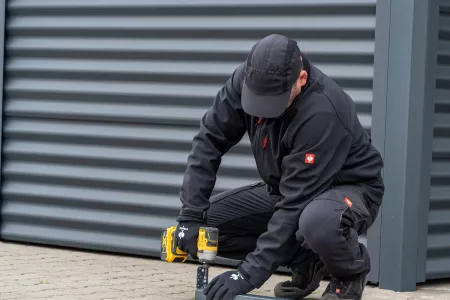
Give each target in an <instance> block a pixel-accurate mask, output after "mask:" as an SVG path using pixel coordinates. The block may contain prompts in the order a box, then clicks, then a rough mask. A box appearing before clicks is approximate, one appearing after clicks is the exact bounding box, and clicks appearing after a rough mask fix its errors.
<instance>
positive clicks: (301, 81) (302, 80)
mask: <svg viewBox="0 0 450 300" xmlns="http://www.w3.org/2000/svg"><path fill="white" fill-rule="evenodd" d="M307 80H308V73H307V72H306V71H305V70H302V71H301V72H300V75H299V76H298V79H297V81H296V82H295V83H294V85H293V86H292V90H291V97H290V98H289V103H288V107H289V106H290V105H291V104H292V101H294V99H295V97H297V96H298V94H300V92H301V91H302V87H303V86H304V85H305V84H306V81H307Z"/></svg>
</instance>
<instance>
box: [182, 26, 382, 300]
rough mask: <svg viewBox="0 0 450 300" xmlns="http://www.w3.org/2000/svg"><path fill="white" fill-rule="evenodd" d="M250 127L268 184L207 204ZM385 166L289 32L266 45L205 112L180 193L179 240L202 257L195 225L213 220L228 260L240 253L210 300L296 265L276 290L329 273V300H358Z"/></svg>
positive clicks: (226, 299)
mask: <svg viewBox="0 0 450 300" xmlns="http://www.w3.org/2000/svg"><path fill="white" fill-rule="evenodd" d="M246 132H247V133H248V135H249V138H250V141H251V147H252V150H253V154H254V157H255V160H256V165H257V168H258V171H259V174H260V176H261V178H262V180H263V182H261V183H256V184H252V185H249V186H244V187H241V188H237V189H234V190H231V191H226V192H224V193H222V194H219V195H215V196H213V197H211V199H209V198H210V196H211V194H212V190H213V187H214V184H215V180H216V172H217V170H218V168H219V165H220V162H221V157H222V156H223V155H224V154H225V153H227V152H228V150H229V149H230V148H231V147H233V146H234V145H235V144H237V143H238V142H239V141H240V140H241V138H242V137H243V135H244V134H245V133H246ZM382 167H383V162H382V158H381V157H380V154H379V153H378V151H377V150H376V149H375V148H374V147H373V146H372V144H371V140H370V137H369V136H368V134H367V133H366V132H365V131H364V129H363V127H362V126H361V124H360V123H359V121H358V118H357V115H356V111H355V104H354V103H353V101H352V99H351V98H350V97H349V95H347V94H346V93H345V92H344V91H343V90H342V89H341V88H339V87H338V85H337V84H336V83H335V82H333V81H332V80H331V79H330V78H329V77H327V76H326V75H325V74H323V73H322V72H321V71H320V70H319V69H317V68H316V67H315V66H314V65H312V64H311V63H310V61H309V60H308V58H307V57H306V56H305V55H304V54H303V53H302V52H301V51H300V49H299V48H298V46H297V43H296V42H295V41H293V40H292V39H289V38H287V37H285V36H282V35H277V34H273V35H269V36H267V37H265V38H263V39H262V40H260V41H259V42H258V43H256V44H255V45H254V46H253V48H252V49H251V51H250V54H249V56H248V58H247V60H246V61H245V62H244V63H243V64H241V65H240V66H238V67H237V69H236V70H235V71H234V72H233V74H232V76H231V78H230V79H229V80H228V81H227V82H226V84H225V85H224V87H223V88H222V89H220V91H219V92H218V94H217V96H216V97H215V100H214V103H213V104H212V107H211V108H210V109H209V110H208V111H207V112H206V114H205V115H204V117H203V118H202V120H201V126H200V131H199V133H198V134H197V135H196V136H195V138H194V140H193V148H192V152H191V153H190V155H189V158H188V162H187V170H186V173H185V177H184V181H183V185H182V188H181V201H182V208H181V211H180V215H179V217H178V219H177V221H178V222H179V224H178V228H177V243H178V245H179V247H180V248H181V249H183V250H184V251H186V252H189V253H190V255H191V256H193V257H194V258H196V252H197V248H196V243H197V234H198V227H200V226H205V225H206V226H214V227H217V228H218V229H219V232H220V239H219V255H221V256H224V257H229V258H234V259H238V260H241V263H240V264H239V266H238V267H237V270H234V271H229V272H225V273H223V274H221V275H219V276H217V277H215V278H214V279H213V280H211V282H210V284H209V285H208V286H207V287H206V288H205V290H204V293H205V295H206V298H207V299H208V300H222V299H223V300H231V299H233V297H234V296H236V295H239V294H245V293H248V292H250V291H252V290H253V289H256V288H259V287H261V286H262V285H263V283H264V282H265V281H266V280H267V279H268V278H269V277H270V276H271V274H273V273H274V271H275V270H276V269H277V268H278V267H279V266H287V267H289V268H291V270H292V280H290V281H286V282H282V283H279V284H278V285H277V286H276V288H275V296H277V297H283V298H291V299H301V298H303V297H305V296H307V295H309V294H310V293H312V292H313V291H314V290H315V289H317V288H318V287H319V283H320V281H321V279H322V278H323V277H324V276H325V274H329V275H331V281H330V284H329V285H328V286H327V288H326V290H325V292H324V294H323V296H322V299H348V300H350V299H351V300H356V299H358V300H359V299H361V297H362V293H363V290H364V286H365V284H366V277H367V274H368V272H369V271H370V260H369V255H368V252H367V249H366V248H365V246H364V245H363V244H360V243H359V242H358V235H359V234H361V233H364V232H365V231H366V230H367V229H368V228H369V227H370V226H371V224H372V223H373V221H374V219H375V218H376V216H377V213H378V209H379V206H380V204H381V200H382V197H383V193H384V184H383V182H382V179H381V175H380V171H381V169H382Z"/></svg>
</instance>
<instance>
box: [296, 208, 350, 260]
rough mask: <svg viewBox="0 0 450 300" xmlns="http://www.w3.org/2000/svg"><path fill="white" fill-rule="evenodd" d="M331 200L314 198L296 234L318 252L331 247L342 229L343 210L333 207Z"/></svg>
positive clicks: (307, 245)
mask: <svg viewBox="0 0 450 300" xmlns="http://www.w3.org/2000/svg"><path fill="white" fill-rule="evenodd" d="M329 202H330V200H314V201H313V202H311V203H310V204H309V205H308V206H307V207H306V208H305V210H304V211H303V213H302V215H301V217H300V220H299V227H298V231H297V234H296V237H297V240H299V241H302V242H303V243H304V244H305V245H304V246H306V247H307V248H310V249H311V250H313V251H314V252H316V253H321V252H324V251H326V249H331V248H332V247H333V243H334V242H335V241H336V238H339V237H340V236H342V231H341V230H340V225H341V215H342V211H341V210H338V211H336V210H335V209H333V208H331V207H330V206H329V205H327V204H329Z"/></svg>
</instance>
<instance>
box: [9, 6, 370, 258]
mask: <svg viewBox="0 0 450 300" xmlns="http://www.w3.org/2000/svg"><path fill="white" fill-rule="evenodd" d="M7 9H8V20H7V35H8V38H7V41H6V55H7V57H6V66H5V68H6V83H5V96H6V102H5V107H4V113H5V124H4V138H5V141H4V147H3V155H4V157H3V159H4V161H3V176H4V177H3V178H4V182H3V190H2V193H3V199H4V206H3V209H2V215H3V220H4V226H3V229H2V236H3V238H5V239H11V240H21V241H33V242H42V243H49V244H58V245H68V246H76V247H85V248H92V249H106V250H113V251H121V252H127V253H136V254H147V255H157V254H158V251H159V228H161V227H163V226H169V225H173V224H174V218H175V216H176V213H177V211H178V208H179V200H178V190H179V187H180V183H181V180H182V175H183V171H184V167H185V160H186V157H187V155H188V152H189V150H190V142H191V139H192V137H193V135H194V134H195V132H196V130H197V127H198V122H199V118H200V117H201V116H202V114H203V113H204V112H205V110H206V109H207V107H208V105H209V104H211V101H212V98H213V96H214V95H215V94H216V92H217V91H218V89H219V88H220V87H221V85H222V84H223V83H224V82H225V81H226V79H227V78H228V77H229V75H230V74H231V72H232V70H233V69H234V68H235V67H236V66H237V65H238V64H239V63H240V62H241V61H243V60H244V59H245V57H246V54H247V52H248V51H249V50H250V48H251V46H252V45H253V44H254V43H255V42H256V41H257V40H259V39H260V38H262V37H263V36H265V35H267V34H270V33H273V32H277V33H282V34H286V35H289V36H292V37H294V38H296V39H297V40H298V41H299V44H300V46H301V48H302V50H303V51H305V52H306V53H308V54H309V56H310V58H311V59H312V60H313V61H314V62H315V63H316V64H317V66H318V67H319V68H321V69H322V70H323V71H325V72H326V73H328V74H330V75H331V76H332V77H333V78H334V79H335V80H336V81H337V82H338V83H339V84H341V85H342V86H343V87H344V88H345V90H346V91H347V92H348V93H349V94H350V95H351V96H353V97H354V100H355V101H356V102H357V105H358V111H359V117H360V119H361V122H362V123H363V124H364V125H365V127H366V128H367V129H368V130H370V124H371V116H370V115H371V101H372V73H373V52H374V35H375V32H374V30H375V0H373V1H363V0H357V1H351V0H346V1H332V0H327V1H320V3H319V2H318V1H312V0H311V1H250V0H247V1H243V0H239V1H237V0H236V1H229V0H227V1H168V0H166V1H143V0H141V1H137V0H134V1H131V0H115V1H114V0H113V1H108V2H104V1H99V0H97V1H92V0H89V1H87V0H83V1H81V0H78V1H56V0H53V1H50V0H46V1H45V0H41V1H34V0H16V1H10V2H9V3H8V7H7ZM250 153H251V152H250V149H249V143H248V139H247V138H246V139H244V140H243V141H242V142H241V143H240V144H239V145H238V146H237V147H236V148H235V149H233V150H232V151H231V152H230V154H228V155H226V156H225V157H224V162H223V165H222V167H221V170H220V176H219V179H218V182H217V189H216V191H221V190H224V189H227V188H232V187H237V186H239V185H243V184H246V183H249V182H254V181H255V180H258V178H257V173H256V169H255V166H254V160H253V158H252V157H251V156H250Z"/></svg>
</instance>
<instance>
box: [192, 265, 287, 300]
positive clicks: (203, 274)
mask: <svg viewBox="0 0 450 300" xmlns="http://www.w3.org/2000/svg"><path fill="white" fill-rule="evenodd" d="M208 269H209V266H207V265H205V266H200V267H198V269H197V289H196V290H195V298H194V300H206V296H205V295H203V287H204V286H206V285H207V284H208ZM269 299H270V300H283V299H282V298H275V297H267V296H258V295H251V294H245V295H238V296H236V297H234V299H233V300H269Z"/></svg>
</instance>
